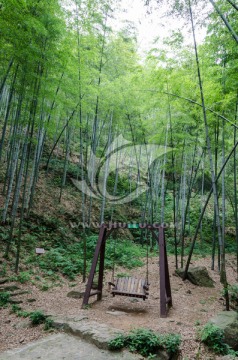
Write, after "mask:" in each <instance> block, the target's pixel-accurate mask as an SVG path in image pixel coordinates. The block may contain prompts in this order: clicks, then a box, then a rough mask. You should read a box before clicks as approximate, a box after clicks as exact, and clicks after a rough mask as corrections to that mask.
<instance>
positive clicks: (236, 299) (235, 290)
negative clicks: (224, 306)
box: [229, 285, 238, 306]
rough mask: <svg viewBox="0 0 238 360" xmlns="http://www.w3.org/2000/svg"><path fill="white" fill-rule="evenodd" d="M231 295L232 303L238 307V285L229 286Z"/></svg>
mask: <svg viewBox="0 0 238 360" xmlns="http://www.w3.org/2000/svg"><path fill="white" fill-rule="evenodd" d="M229 294H230V299H231V302H232V303H234V305H235V306H238V285H231V286H229Z"/></svg>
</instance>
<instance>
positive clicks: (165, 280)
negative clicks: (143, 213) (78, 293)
mask: <svg viewBox="0 0 238 360" xmlns="http://www.w3.org/2000/svg"><path fill="white" fill-rule="evenodd" d="M120 228H124V229H125V228H127V229H135V228H141V229H145V228H146V229H148V230H150V231H151V233H152V236H153V237H154V239H155V240H156V241H157V243H158V245H159V269H160V272H159V274H160V317H161V318H165V317H167V305H168V308H170V307H171V306H172V294H171V286H170V278H169V267H168V258H167V251H166V243H165V231H164V230H165V227H164V226H163V225H158V224H153V225H150V224H146V225H145V224H144V225H139V224H122V223H113V224H109V225H107V224H105V223H103V224H102V225H101V226H100V231H99V237H98V242H97V245H96V248H95V253H94V257H93V260H92V266H91V270H90V273H89V277H88V282H87V285H86V290H85V293H84V297H83V303H82V308H85V307H86V306H87V305H88V302H89V298H90V297H91V296H94V295H96V296H97V300H98V301H99V300H101V299H102V288H103V275H104V260H105V249H106V240H107V239H108V237H109V235H110V234H111V233H112V231H114V230H116V229H120ZM155 231H158V234H157V233H156V232H155ZM98 261H99V273H98V280H97V286H96V290H92V288H93V280H94V275H95V272H96V267H97V264H98ZM94 285H95V284H94Z"/></svg>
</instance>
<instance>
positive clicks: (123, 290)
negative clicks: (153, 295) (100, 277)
mask: <svg viewBox="0 0 238 360" xmlns="http://www.w3.org/2000/svg"><path fill="white" fill-rule="evenodd" d="M109 285H111V286H113V289H112V290H111V293H112V295H113V296H115V295H120V296H129V297H135V298H141V299H143V300H145V299H147V295H149V293H148V290H149V284H147V282H146V280H144V279H136V278H134V277H120V278H118V279H117V281H116V284H113V283H112V282H109Z"/></svg>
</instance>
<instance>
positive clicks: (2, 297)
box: [0, 292, 10, 309]
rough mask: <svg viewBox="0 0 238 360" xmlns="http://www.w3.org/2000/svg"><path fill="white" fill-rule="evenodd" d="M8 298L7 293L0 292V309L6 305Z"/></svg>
mask: <svg viewBox="0 0 238 360" xmlns="http://www.w3.org/2000/svg"><path fill="white" fill-rule="evenodd" d="M9 298H10V294H9V293H8V292H0V309H1V308H2V307H5V306H6V305H7V304H8V302H9Z"/></svg>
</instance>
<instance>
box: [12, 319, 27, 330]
mask: <svg viewBox="0 0 238 360" xmlns="http://www.w3.org/2000/svg"><path fill="white" fill-rule="evenodd" d="M13 327H14V328H15V329H27V328H29V327H31V321H30V320H29V319H25V320H22V321H19V322H18V323H16V324H14V325H13Z"/></svg>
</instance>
